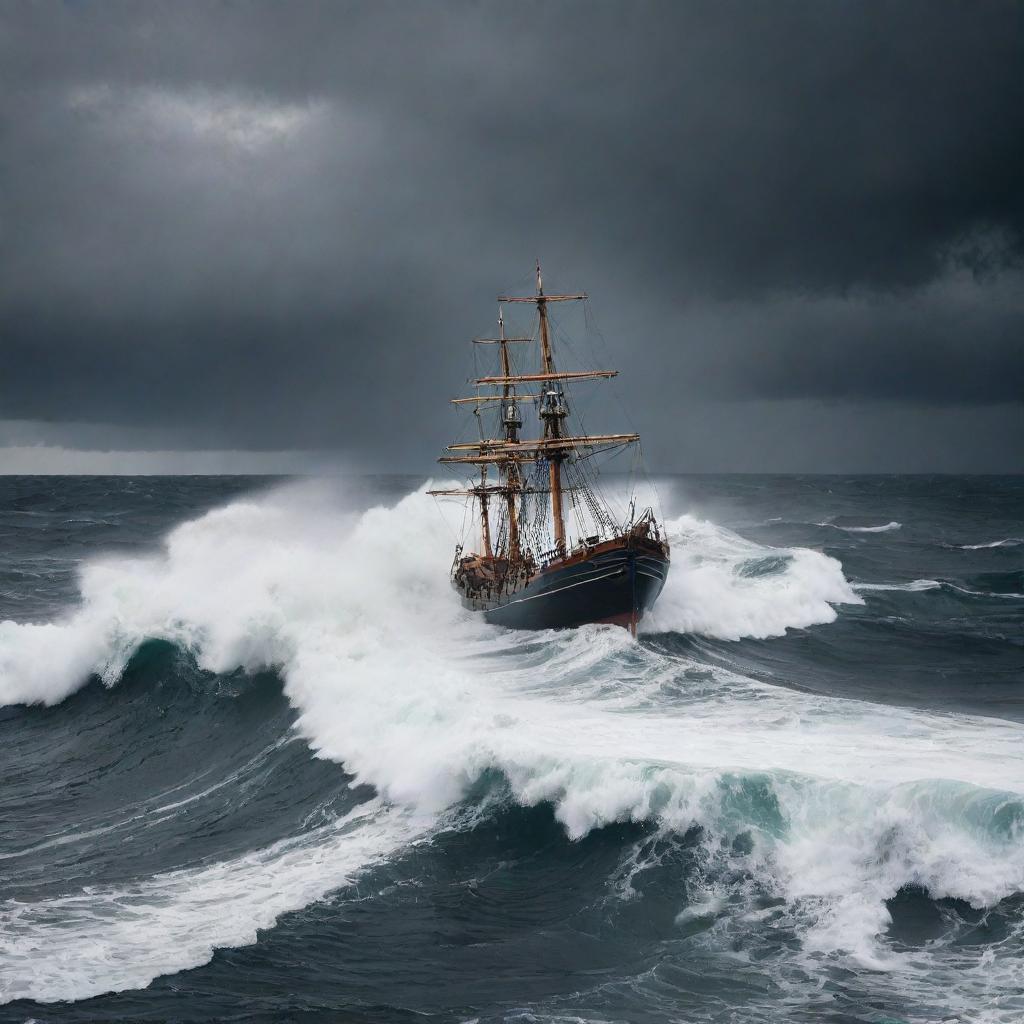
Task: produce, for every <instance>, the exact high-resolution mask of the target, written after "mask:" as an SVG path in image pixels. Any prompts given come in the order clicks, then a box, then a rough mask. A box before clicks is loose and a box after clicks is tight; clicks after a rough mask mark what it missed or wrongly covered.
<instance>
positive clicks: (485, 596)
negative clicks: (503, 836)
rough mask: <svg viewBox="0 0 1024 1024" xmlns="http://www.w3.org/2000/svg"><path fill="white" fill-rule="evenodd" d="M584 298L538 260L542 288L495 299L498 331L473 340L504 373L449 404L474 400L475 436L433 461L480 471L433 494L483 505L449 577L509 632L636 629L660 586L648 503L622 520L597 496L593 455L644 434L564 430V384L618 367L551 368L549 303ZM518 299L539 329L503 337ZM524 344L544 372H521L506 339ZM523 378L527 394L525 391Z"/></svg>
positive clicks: (659, 544) (662, 562)
mask: <svg viewBox="0 0 1024 1024" xmlns="http://www.w3.org/2000/svg"><path fill="white" fill-rule="evenodd" d="M586 298H587V296H586V295H585V294H582V293H581V294H553V295H548V294H546V293H545V292H544V284H543V278H542V276H541V268H540V264H539V263H538V264H537V290H536V294H535V295H531V296H507V295H506V296H501V297H499V299H498V302H499V312H498V334H497V337H494V338H476V339H474V344H477V345H488V346H495V347H496V348H497V355H498V370H499V372H498V373H497V374H493V375H489V376H478V377H476V378H474V379H473V381H472V383H473V384H474V385H475V386H476V387H477V388H478V389H484V390H482V391H480V392H479V393H478V394H476V395H473V396H469V397H459V398H455V399H453V400H452V401H453V402H454V403H455V404H457V405H462V404H472V405H473V411H474V414H475V418H476V421H477V423H478V425H479V428H480V438H479V439H478V440H476V441H470V442H461V443H455V444H452V445H449V446H448V449H447V454H445V455H443V456H442V457H441V458H440V459H439V460H438V461H439V462H441V463H443V464H445V465H448V466H459V467H461V466H471V467H474V468H475V469H476V471H477V472H478V474H479V475H478V477H477V478H476V479H475V480H474V481H473V482H472V483H471V484H470V485H469V486H467V487H463V488H453V489H437V490H432V491H430V492H429V493H431V494H433V495H435V496H438V497H440V496H448V497H451V496H458V497H463V498H465V499H467V500H471V501H472V502H473V503H474V504H475V507H476V510H477V515H478V517H479V528H480V529H479V537H480V550H479V551H478V552H474V553H469V554H467V553H465V552H464V548H463V546H462V545H461V544H460V545H459V546H458V547H457V549H456V554H455V561H454V564H453V567H452V583H453V585H454V587H455V589H456V590H457V591H458V592H459V594H460V596H461V598H462V601H463V604H464V605H466V607H468V608H471V609H473V610H476V611H482V612H483V613H484V615H485V617H486V618H487V619H488V621H490V622H494V623H496V624H498V625H504V626H509V627H512V628H525V629H541V628H566V627H573V626H578V625H583V624H585V623H588V622H614V623H617V624H619V625H622V626H625V627H627V628H628V629H630V630H631V632H633V633H634V635H635V633H636V628H637V624H638V622H639V620H640V618H641V616H642V615H643V613H644V611H646V610H647V609H649V608H650V607H651V606H652V605H653V603H654V601H655V600H656V599H657V596H658V594H659V593H660V592H661V588H662V586H663V585H664V582H665V578H666V575H667V573H668V567H669V547H668V543H667V540H666V539H665V538H664V537H663V534H662V530H661V527H660V525H659V523H658V521H657V519H656V517H655V514H654V512H653V510H652V509H650V508H647V509H646V510H644V511H643V512H642V513H641V514H640V515H637V514H636V511H635V500H634V501H632V502H631V503H630V506H629V512H628V516H626V517H624V518H623V517H619V516H616V515H615V514H613V512H612V511H611V508H610V505H609V502H608V501H607V500H606V499H605V498H604V497H603V495H602V494H601V492H600V487H599V483H598V474H597V470H596V466H595V465H594V462H593V459H594V456H596V455H599V454H602V453H612V452H615V451H617V450H621V449H623V448H625V447H628V446H631V445H635V444H637V443H638V442H639V440H640V437H639V434H636V433H622V434H586V433H580V434H574V433H573V432H572V431H571V430H570V429H569V428H568V423H567V421H568V419H569V417H570V409H569V402H568V397H567V392H566V386H567V384H568V383H569V382H573V383H576V382H581V381H588V380H607V379H610V378H612V377H615V376H616V375H617V374H618V371H617V370H578V371H568V372H566V371H559V370H558V369H557V368H556V366H555V359H554V352H553V346H552V338H551V323H550V318H549V312H548V307H549V305H550V304H552V303H563V302H582V301H585V300H586ZM511 303H532V304H533V305H534V306H535V307H536V310H537V330H536V332H535V335H534V336H532V337H508V336H506V333H505V319H504V313H503V307H504V305H505V304H511ZM519 345H530V346H537V347H538V348H539V356H540V359H539V364H540V365H539V367H537V372H531V373H525V372H516V368H515V367H514V365H513V359H512V356H511V348H510V347H511V346H519ZM524 386H526V387H528V389H529V390H528V391H526V392H523V393H521V392H520V389H521V388H523V387H524ZM529 405H532V406H535V407H536V415H537V419H538V420H539V427H540V430H539V436H536V437H533V438H527V437H524V436H523V414H522V410H523V407H524V406H529ZM494 411H496V413H497V415H496V417H495V416H494V415H493V414H492V413H493V412H494ZM485 413H486V414H487V416H486V418H487V420H488V421H495V420H496V422H495V423H494V427H495V429H494V430H493V431H491V432H492V433H493V435H494V436H485V434H486V431H485V429H484V422H485ZM492 470H493V472H494V477H492V476H491V475H490V473H491V471H492ZM567 503H568V518H570V520H571V525H572V526H573V527H575V529H572V530H570V529H567V510H566V504H567Z"/></svg>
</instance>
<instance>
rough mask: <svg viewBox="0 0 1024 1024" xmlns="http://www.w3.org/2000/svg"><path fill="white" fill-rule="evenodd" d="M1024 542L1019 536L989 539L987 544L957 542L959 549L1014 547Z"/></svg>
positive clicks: (974, 549)
mask: <svg viewBox="0 0 1024 1024" xmlns="http://www.w3.org/2000/svg"><path fill="white" fill-rule="evenodd" d="M1019 544H1024V540H1022V539H1021V538H1020V537H1005V538H1004V539H1003V540H990V541H989V542H988V543H987V544H957V545H956V546H957V547H958V548H959V549H960V550H961V551H982V550H984V549H985V548H1015V547H1017V546H1018V545H1019Z"/></svg>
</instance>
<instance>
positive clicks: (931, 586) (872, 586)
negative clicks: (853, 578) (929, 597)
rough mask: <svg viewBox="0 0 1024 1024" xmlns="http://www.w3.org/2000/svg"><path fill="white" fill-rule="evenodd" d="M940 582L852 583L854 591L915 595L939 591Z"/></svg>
mask: <svg viewBox="0 0 1024 1024" xmlns="http://www.w3.org/2000/svg"><path fill="white" fill-rule="evenodd" d="M941 588H942V581H941V580H911V581H910V582H909V583H854V584H853V589H854V590H881V591H886V590H889V591H899V592H902V593H905V594H916V593H919V592H920V591H922V590H940V589H941Z"/></svg>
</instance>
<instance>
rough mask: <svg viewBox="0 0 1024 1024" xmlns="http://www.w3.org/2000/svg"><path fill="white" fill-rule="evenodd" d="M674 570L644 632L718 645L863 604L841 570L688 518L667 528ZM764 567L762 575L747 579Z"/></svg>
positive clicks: (814, 554) (814, 556)
mask: <svg viewBox="0 0 1024 1024" xmlns="http://www.w3.org/2000/svg"><path fill="white" fill-rule="evenodd" d="M666 525H667V529H668V533H669V537H670V539H671V542H672V559H673V562H672V569H671V571H670V573H669V577H668V582H667V584H666V586H665V590H664V591H663V592H662V595H661V597H660V598H659V599H658V603H657V604H656V605H655V608H654V612H653V614H652V615H650V616H649V617H648V619H647V620H646V622H645V626H644V628H645V629H646V630H647V631H652V630H655V631H656V630H674V631H676V632H681V633H700V634H702V635H704V636H711V637H717V638H719V639H724V640H739V639H740V638H741V637H758V638H764V637H771V636H781V635H782V634H783V633H785V632H786V630H787V629H796V628H803V627H807V626H814V625H818V624H822V623H828V622H832V621H834V620H835V617H836V610H835V607H834V606H835V605H837V604H844V603H845V604H861V603H862V601H861V599H860V597H858V596H857V594H856V592H855V591H854V590H853V589H852V588H851V587H850V585H849V583H848V582H847V581H846V579H845V577H844V576H843V568H842V565H841V564H840V563H839V562H837V561H836V560H835V559H834V558H829V557H828V556H827V555H823V554H821V553H820V552H818V551H811V550H809V549H808V548H769V547H765V546H764V545H761V544H755V543H753V542H752V541H749V540H746V539H744V538H743V537H740V536H738V535H737V534H735V533H733V532H732V531H731V530H726V529H724V528H722V527H720V526H716V525H715V524H713V523H709V522H706V521H703V520H700V519H697V518H696V517H694V516H690V515H684V516H680V517H679V518H678V519H674V520H670V521H669V522H668V523H667V524H666ZM762 566H763V567H764V568H765V569H766V570H767V571H763V572H759V571H755V572H753V573H749V574H748V573H746V572H745V571H744V570H745V569H747V568H748V567H752V568H754V569H755V570H757V569H759V568H760V567H762Z"/></svg>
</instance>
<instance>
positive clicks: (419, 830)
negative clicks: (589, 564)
mask: <svg viewBox="0 0 1024 1024" xmlns="http://www.w3.org/2000/svg"><path fill="white" fill-rule="evenodd" d="M654 486H655V488H656V491H657V495H658V498H659V500H660V505H661V509H662V512H663V515H664V518H665V520H666V521H667V525H668V529H669V534H670V537H671V541H672V547H673V563H672V569H671V573H670V577H669V581H668V584H667V586H666V589H665V592H664V593H663V594H662V597H661V599H660V601H659V603H658V605H657V607H656V609H655V612H654V615H653V616H651V617H650V618H649V619H648V620H646V621H645V622H644V624H643V627H642V630H641V634H640V636H639V638H638V639H637V640H636V641H634V640H632V639H631V638H630V637H629V635H628V634H627V633H626V631H624V630H621V629H617V628H615V627H604V626H594V627H587V628H584V629H580V630H575V631H566V632H557V633H555V632H552V633H532V634H531V633H511V632H505V631H503V630H501V629H498V628H496V627H491V626H488V625H486V624H485V623H483V622H482V621H480V620H479V619H478V618H477V617H475V616H473V615H472V614H470V613H468V612H465V611H463V610H462V609H461V608H460V606H459V604H458V601H457V600H456V597H455V595H454V593H453V592H452V591H451V589H450V587H449V584H448V570H449V566H450V563H451V559H452V550H453V545H454V541H455V536H456V534H457V530H458V527H459V525H460V523H461V515H460V512H459V510H458V509H457V508H456V507H453V505H452V504H451V503H448V504H444V503H443V502H442V503H439V502H438V501H436V500H435V499H432V498H430V497H428V496H427V495H425V494H424V493H423V491H424V482H423V481H422V480H419V479H412V478H399V477H377V478H369V477H367V478H348V479H340V478H339V479H333V480H301V479H273V480H269V479H266V478H241V477H135V478H132V477H4V478H0V534H2V553H0V620H3V621H2V623H0V704H2V705H3V707H2V709H0V779H2V782H0V821H2V828H0V1000H2V1003H0V1020H2V1021H12V1022H28V1021H35V1022H39V1024H50V1022H53V1024H57V1022H65V1021H67V1022H71V1021H80V1022H81V1021H126V1022H127V1021H132V1022H135V1021H142V1022H146V1021H148V1022H156V1021H179V1022H200V1021H267V1022H287V1021H295V1022H314V1021H316V1022H319V1021H331V1022H367V1024H369V1022H392V1021H394V1022H405V1021H408V1022H412V1021H422V1020H430V1021H438V1022H449V1021H450V1022H470V1021H472V1022H479V1024H484V1022H488V1024H489V1022H499V1021H501V1022H516V1024H527V1022H551V1024H554V1022H558V1024H569V1022H573V1024H576V1022H620V1021H621V1022H630V1024H640V1022H662V1021H674V1022H685V1024H698V1022H730V1024H746V1022H759V1024H760V1022H764V1024H779V1022H805V1024H811V1022H814V1024H817V1022H832V1024H840V1022H842V1024H853V1022H864V1024H883V1022H889V1024H892V1022H896V1021H901V1022H908V1024H911V1022H913V1024H918V1022H929V1024H931V1022H940V1021H941V1022H979V1024H988V1022H1019V1021H1021V1020H1024V834H1022V829H1024V477H952V476H938V477H925V476H905V477H900V476H885V477H881V476H875V477H872V476H861V477H857V476H854V477H841V476H781V477H780V476H694V477H667V478H660V479H656V480H655V481H654Z"/></svg>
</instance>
